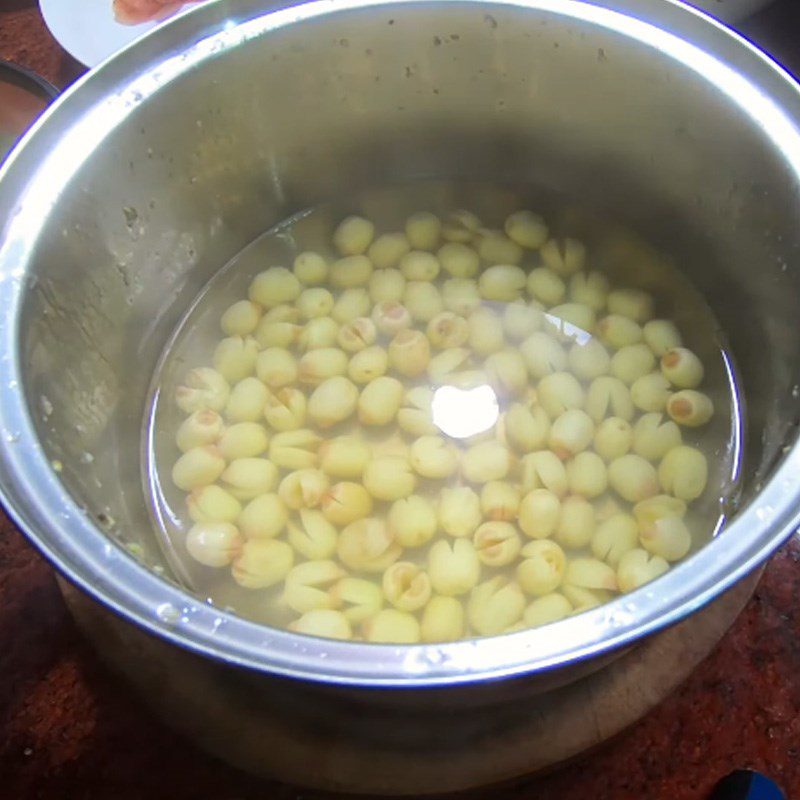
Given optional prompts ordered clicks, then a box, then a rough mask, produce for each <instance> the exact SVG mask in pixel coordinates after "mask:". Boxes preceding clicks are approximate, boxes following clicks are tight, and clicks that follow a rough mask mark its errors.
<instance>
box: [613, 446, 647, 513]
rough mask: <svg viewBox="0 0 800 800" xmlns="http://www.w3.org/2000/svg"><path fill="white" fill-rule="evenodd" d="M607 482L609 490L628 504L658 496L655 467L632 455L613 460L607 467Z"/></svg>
mask: <svg viewBox="0 0 800 800" xmlns="http://www.w3.org/2000/svg"><path fill="white" fill-rule="evenodd" d="M608 482H609V484H610V486H611V488H612V489H613V490H614V491H615V492H616V493H617V494H618V495H619V496H620V497H621V498H622V499H623V500H627V501H628V502H629V503H638V502H639V501H640V500H645V499H647V498H648V497H652V496H653V495H654V494H658V476H657V475H656V470H655V467H654V466H653V465H652V464H651V463H650V462H649V461H645V459H643V458H642V457H641V456H637V455H634V454H633V453H628V454H627V455H624V456H620V457H619V458H615V459H614V460H613V461H612V462H611V463H610V464H609V465H608Z"/></svg>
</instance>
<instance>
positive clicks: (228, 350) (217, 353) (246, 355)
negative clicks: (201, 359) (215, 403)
mask: <svg viewBox="0 0 800 800" xmlns="http://www.w3.org/2000/svg"><path fill="white" fill-rule="evenodd" d="M257 358H258V342H257V341H256V340H255V339H254V338H253V337H252V336H244V337H243V336H229V337H227V338H226V339H222V340H221V341H220V343H219V344H218V345H217V347H216V349H215V350H214V357H213V359H212V361H213V363H214V369H215V370H217V372H219V374H220V375H222V377H223V378H225V380H226V381H229V382H230V383H235V382H236V381H240V380H242V378H246V377H247V376H248V375H252V374H253V371H254V370H255V366H256V359H257Z"/></svg>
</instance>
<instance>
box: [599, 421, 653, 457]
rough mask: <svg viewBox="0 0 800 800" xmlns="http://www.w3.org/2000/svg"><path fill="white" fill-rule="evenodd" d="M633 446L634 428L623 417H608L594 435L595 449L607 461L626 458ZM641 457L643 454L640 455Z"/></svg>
mask: <svg viewBox="0 0 800 800" xmlns="http://www.w3.org/2000/svg"><path fill="white" fill-rule="evenodd" d="M632 445H633V428H632V427H631V424H630V422H628V421H627V420H624V419H622V418H621V417H606V419H604V420H603V421H602V422H601V423H600V424H599V425H598V426H597V430H596V431H595V434H594V449H595V451H596V452H597V454H598V455H599V456H600V457H601V458H603V459H604V460H605V461H613V460H614V459H615V458H619V457H620V456H624V455H625V454H626V453H627V452H628V451H629V450H630V449H631V446H632ZM640 455H641V454H640Z"/></svg>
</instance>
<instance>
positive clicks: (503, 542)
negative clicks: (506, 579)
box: [472, 522, 522, 567]
mask: <svg viewBox="0 0 800 800" xmlns="http://www.w3.org/2000/svg"><path fill="white" fill-rule="evenodd" d="M472 543H473V544H474V545H475V551H476V552H477V553H478V558H479V559H480V560H481V561H482V562H483V563H484V564H486V566H487V567H505V566H507V565H508V564H511V563H512V562H513V561H515V560H516V558H517V556H518V555H519V552H520V550H521V549H522V540H521V539H520V537H519V533H517V529H516V527H515V526H514V525H512V524H511V523H510V522H484V523H483V525H480V526H479V527H478V530H476V531H475V535H474V536H473V537H472Z"/></svg>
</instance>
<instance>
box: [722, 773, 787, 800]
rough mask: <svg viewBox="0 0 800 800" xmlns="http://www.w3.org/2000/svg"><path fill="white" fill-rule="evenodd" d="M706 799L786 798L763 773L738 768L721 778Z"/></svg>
mask: <svg viewBox="0 0 800 800" xmlns="http://www.w3.org/2000/svg"><path fill="white" fill-rule="evenodd" d="M708 800H786V795H785V794H784V793H783V792H782V791H781V790H780V789H779V788H778V786H777V784H776V783H775V782H774V781H771V780H770V779H769V778H767V777H765V776H764V775H761V774H760V773H758V772H753V771H752V770H749V769H739V770H736V772H732V773H731V774H730V775H728V776H727V777H725V778H723V779H722V780H721V781H720V782H719V783H718V784H717V785H716V786H715V787H714V791H713V792H712V793H711V795H710V796H709V798H708Z"/></svg>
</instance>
